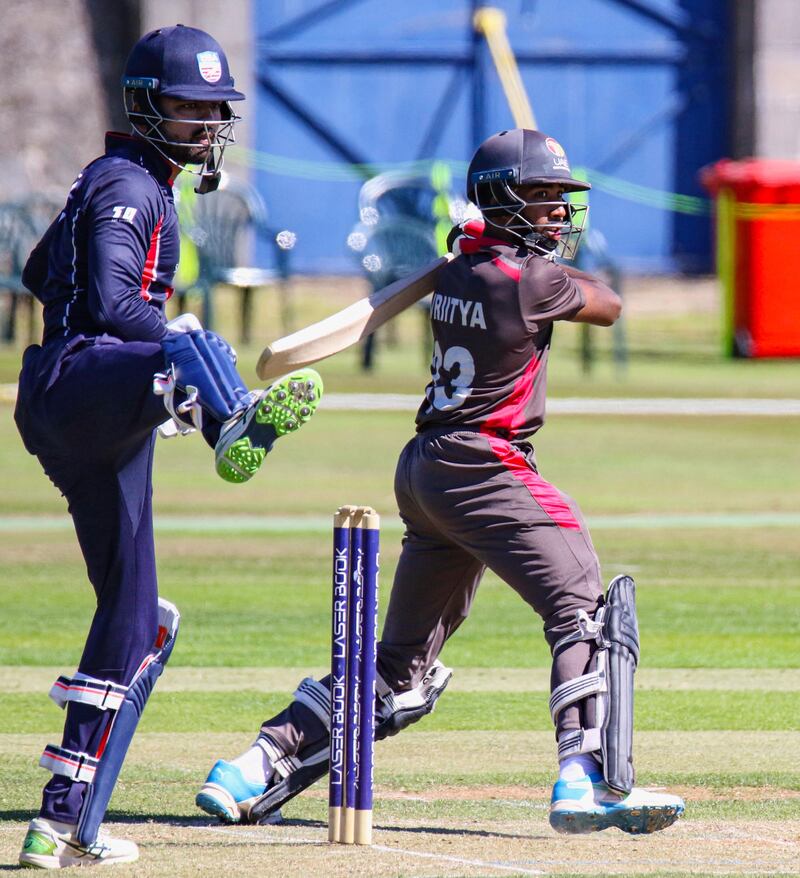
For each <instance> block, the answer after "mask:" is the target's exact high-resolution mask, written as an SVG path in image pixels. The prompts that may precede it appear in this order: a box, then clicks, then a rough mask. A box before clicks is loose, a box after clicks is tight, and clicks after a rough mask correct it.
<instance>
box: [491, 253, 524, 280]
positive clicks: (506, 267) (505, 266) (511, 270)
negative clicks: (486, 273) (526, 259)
mask: <svg viewBox="0 0 800 878" xmlns="http://www.w3.org/2000/svg"><path fill="white" fill-rule="evenodd" d="M492 265H495V266H497V268H499V269H500V271H502V272H503V274H505V275H508V277H510V278H511V279H512V280H515V281H517V282H519V279H520V277H522V271H520V268H519V266H518V265H514V264H513V263H512V262H511V261H509V260H508V259H504V258H503V257H502V256H496V257H495V258H494V259H493V260H492Z"/></svg>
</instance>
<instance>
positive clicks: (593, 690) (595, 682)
mask: <svg viewBox="0 0 800 878" xmlns="http://www.w3.org/2000/svg"><path fill="white" fill-rule="evenodd" d="M607 691H608V684H607V682H606V675H605V671H604V670H602V671H601V670H598V671H592V672H591V673H589V674H584V675H583V676H581V677H575V679H573V680H567V682H566V683H562V684H561V685H560V686H556V688H555V689H554V690H553V694H552V695H551V696H550V716H552V717H553V722H556V720H557V719H558V715H559V714H560V713H561V711H562V710H563V709H564V708H565V707H568V706H569V705H570V704H574V703H575V702H576V701H582V700H583V699H584V698H588V697H589V696H590V695H597V694H599V693H600V692H607Z"/></svg>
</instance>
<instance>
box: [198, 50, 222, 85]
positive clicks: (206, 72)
mask: <svg viewBox="0 0 800 878" xmlns="http://www.w3.org/2000/svg"><path fill="white" fill-rule="evenodd" d="M197 66H198V67H199V68H200V75H201V76H202V77H203V79H205V81H206V82H219V79H220V77H221V76H222V64H221V63H220V60H219V55H218V54H217V53H216V52H198V53H197Z"/></svg>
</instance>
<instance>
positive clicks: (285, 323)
mask: <svg viewBox="0 0 800 878" xmlns="http://www.w3.org/2000/svg"><path fill="white" fill-rule="evenodd" d="M182 214H183V215H188V216H189V217H190V220H189V223H190V226H189V228H184V232H185V233H186V234H187V235H188V237H189V238H190V239H191V241H192V242H193V243H194V245H195V247H196V250H197V268H198V277H197V280H196V281H195V283H194V284H193V286H192V287H191V288H190V289H188V290H181V291H179V292H178V302H179V307H180V309H181V310H184V304H183V303H185V297H186V294H187V293H189V292H197V293H199V294H200V295H201V297H202V301H203V324H204V325H205V327H206V328H208V329H211V328H213V324H214V308H213V293H214V288H215V287H216V286H217V285H218V284H226V285H228V286H232V287H235V288H236V289H238V290H239V291H240V293H241V300H240V323H241V330H240V337H241V340H242V342H244V343H245V344H246V343H248V342H249V341H250V338H251V326H252V312H253V305H252V300H253V290H254V289H257V288H258V287H263V286H272V285H275V286H277V288H278V295H279V301H280V315H281V324H282V327H281V328H282V330H283V331H284V332H287V331H288V330H289V327H290V326H291V323H292V313H291V302H290V295H289V283H288V281H289V277H290V269H289V250H288V249H285V248H283V247H281V246H280V245H279V244H278V242H277V240H276V232H275V230H273V229H271V228H270V227H269V225H268V224H267V212H266V208H265V206H264V203H263V201H262V200H261V198H260V196H259V194H258V192H257V191H256V190H255V189H253V188H252V187H250V186H248V185H246V184H244V183H240V182H238V181H234V180H232V179H231V178H230V177H226V178H224V180H223V184H222V185H221V186H220V189H219V190H218V191H217V192H214V193H212V194H208V195H202V196H198V197H196V198H194V200H193V202H192V204H191V209H190V211H182V210H179V216H180V215H182ZM184 225H186V223H184ZM253 235H260V236H262V237H263V238H264V239H265V240H268V241H269V242H270V243H271V244H272V246H273V257H274V266H275V267H274V268H258V267H254V266H251V265H249V264H248V260H247V258H246V252H247V247H248V245H249V244H250V243H251V240H252V236H253Z"/></svg>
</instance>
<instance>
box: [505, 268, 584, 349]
mask: <svg viewBox="0 0 800 878" xmlns="http://www.w3.org/2000/svg"><path fill="white" fill-rule="evenodd" d="M519 295H520V309H521V311H522V317H523V320H524V321H525V324H526V325H527V327H528V329H529V330H530V331H531V332H536V331H538V329H539V328H540V324H541V323H544V322H552V321H554V320H569V319H571V318H572V317H574V316H575V315H576V314H577V313H578V311H580V309H581V308H583V306H584V305H585V304H586V299H585V297H584V295H583V292H582V291H581V288H580V286H579V284H578V282H577V281H576V280H575V278H572V277H570V276H569V275H568V274H567V273H566V272H565V271H564V269H563V268H561V266H560V265H558V264H557V263H555V262H550V261H549V260H547V259H542V258H541V257H538V256H534V257H532V258H530V259H528V260H526V261H525V263H524V264H523V265H522V271H521V274H520V280H519Z"/></svg>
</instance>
